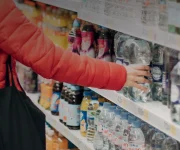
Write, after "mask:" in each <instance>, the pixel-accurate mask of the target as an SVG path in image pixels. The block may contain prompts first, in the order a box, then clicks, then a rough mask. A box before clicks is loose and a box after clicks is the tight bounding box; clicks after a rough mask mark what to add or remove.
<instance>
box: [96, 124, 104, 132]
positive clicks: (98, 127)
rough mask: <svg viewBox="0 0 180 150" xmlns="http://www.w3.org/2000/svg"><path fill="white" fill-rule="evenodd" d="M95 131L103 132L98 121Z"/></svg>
mask: <svg viewBox="0 0 180 150" xmlns="http://www.w3.org/2000/svg"><path fill="white" fill-rule="evenodd" d="M97 131H98V132H100V133H102V132H103V126H102V124H101V123H98V126H97Z"/></svg>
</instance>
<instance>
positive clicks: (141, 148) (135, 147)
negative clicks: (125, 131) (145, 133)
mask: <svg viewBox="0 0 180 150" xmlns="http://www.w3.org/2000/svg"><path fill="white" fill-rule="evenodd" d="M128 150H145V145H140V144H136V143H133V144H132V143H129V148H128Z"/></svg>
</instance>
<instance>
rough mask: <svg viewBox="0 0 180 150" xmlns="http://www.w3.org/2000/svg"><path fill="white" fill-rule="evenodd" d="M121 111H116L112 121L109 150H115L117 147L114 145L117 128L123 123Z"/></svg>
mask: <svg viewBox="0 0 180 150" xmlns="http://www.w3.org/2000/svg"><path fill="white" fill-rule="evenodd" d="M120 118H121V109H115V117H114V119H113V120H112V122H113V125H112V126H111V127H110V128H109V137H108V139H109V149H110V150H115V148H116V145H115V143H114V140H115V139H116V138H115V127H116V126H117V125H119V124H120V123H121V120H120Z"/></svg>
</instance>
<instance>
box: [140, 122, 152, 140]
mask: <svg viewBox="0 0 180 150" xmlns="http://www.w3.org/2000/svg"><path fill="white" fill-rule="evenodd" d="M149 129H150V125H149V124H147V123H145V122H142V123H141V130H142V132H143V134H144V137H146V135H147V132H148V130H149Z"/></svg>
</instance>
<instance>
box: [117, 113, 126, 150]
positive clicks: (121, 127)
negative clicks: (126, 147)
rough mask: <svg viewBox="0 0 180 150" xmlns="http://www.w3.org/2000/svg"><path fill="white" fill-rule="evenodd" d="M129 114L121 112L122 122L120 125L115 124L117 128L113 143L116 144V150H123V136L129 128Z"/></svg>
mask: <svg viewBox="0 0 180 150" xmlns="http://www.w3.org/2000/svg"><path fill="white" fill-rule="evenodd" d="M127 119H128V113H127V112H124V111H123V112H121V119H120V122H119V123H118V124H115V128H114V132H115V134H114V139H113V143H114V147H115V150H119V149H120V150H122V144H123V134H124V130H127V128H128V121H127Z"/></svg>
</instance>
